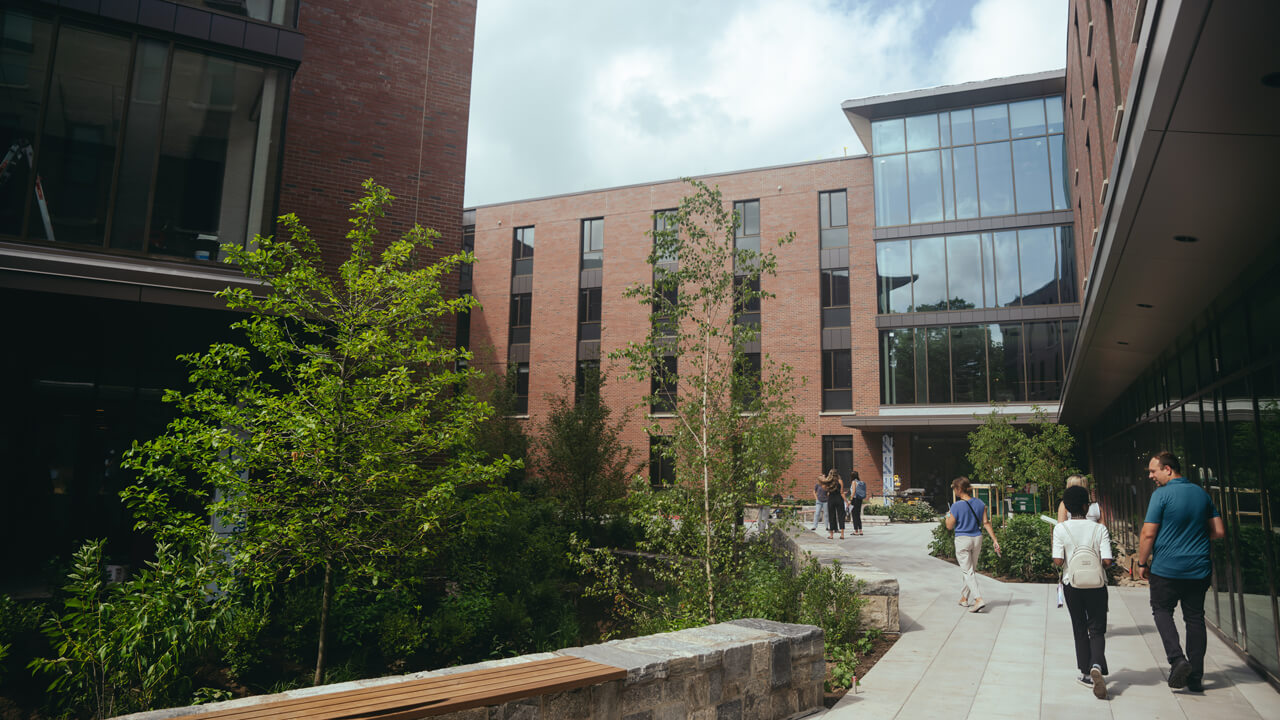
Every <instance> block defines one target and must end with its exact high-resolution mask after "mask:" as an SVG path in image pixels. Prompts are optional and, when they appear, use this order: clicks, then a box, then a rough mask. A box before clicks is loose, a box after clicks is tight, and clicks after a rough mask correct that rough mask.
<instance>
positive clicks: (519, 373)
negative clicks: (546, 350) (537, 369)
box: [515, 363, 529, 415]
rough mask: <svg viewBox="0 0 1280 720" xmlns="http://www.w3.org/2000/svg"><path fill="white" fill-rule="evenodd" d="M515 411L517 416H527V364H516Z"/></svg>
mask: <svg viewBox="0 0 1280 720" xmlns="http://www.w3.org/2000/svg"><path fill="white" fill-rule="evenodd" d="M515 370H516V396H515V410H516V414H518V415H528V414H529V363H516V368H515Z"/></svg>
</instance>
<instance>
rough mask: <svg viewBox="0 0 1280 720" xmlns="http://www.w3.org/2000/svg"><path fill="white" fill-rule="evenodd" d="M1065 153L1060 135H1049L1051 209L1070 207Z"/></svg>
mask: <svg viewBox="0 0 1280 720" xmlns="http://www.w3.org/2000/svg"><path fill="white" fill-rule="evenodd" d="M1066 168H1067V155H1066V150H1065V148H1064V146H1063V143H1062V136H1061V135H1050V136H1049V184H1050V185H1052V186H1053V209H1054V210H1066V209H1068V208H1070V207H1071V190H1070V184H1069V183H1068V182H1067V170H1066Z"/></svg>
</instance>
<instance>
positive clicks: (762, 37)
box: [465, 0, 1067, 207]
mask: <svg viewBox="0 0 1280 720" xmlns="http://www.w3.org/2000/svg"><path fill="white" fill-rule="evenodd" d="M1066 17H1067V0H678V1H677V0H644V1H643V2H634V0H628V1H626V2H624V1H623V0H573V1H570V0H479V10H478V15H477V18H476V38H475V67H474V70H473V74H472V80H471V82H472V84H471V123H470V130H469V135H470V137H469V144H468V148H467V187H466V199H465V203H466V205H467V206H468V207H472V206H475V205H483V204H487V203H499V202H507V201H511V200H520V199H524V198H531V197H538V196H543V195H555V194H559V193H568V192H576V191H579V190H589V189H594V188H602V187H611V186H615V185H626V184H629V183H638V182H648V181H655V180H666V179H670V178H675V177H681V176H685V175H700V174H705V173H712V172H723V171H731V170H744V169H747V168H753V167H762V166H767V165H779V164H786V163H794V162H803V161H806V160H818V159H821V158H830V157H838V156H840V155H842V154H845V153H847V154H849V155H854V154H857V153H861V152H862V151H863V150H862V146H861V145H860V144H859V143H858V139H857V137H856V136H855V135H854V133H853V130H852V128H850V127H849V124H848V122H847V121H846V120H845V119H844V115H843V113H842V112H841V111H840V103H841V102H843V101H845V100H848V99H851V98H859V97H867V96H872V95H882V94H885V93H893V92H901V91H904V90H913V89H917V88H923V87H933V86H937V85H947V84H952V83H959V82H967V81H971V80H983V79H987V78H992V77H1002V76H1006V75H1017V74H1021V73H1029V72H1036V71H1040V70H1051V69H1056V68H1060V67H1062V66H1063V65H1064V63H1065V52H1066V50H1065V46H1066V27H1067V20H1066Z"/></svg>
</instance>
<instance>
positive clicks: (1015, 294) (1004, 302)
mask: <svg viewBox="0 0 1280 720" xmlns="http://www.w3.org/2000/svg"><path fill="white" fill-rule="evenodd" d="M992 240H993V244H994V246H995V265H996V307H1012V306H1014V305H1021V304H1022V303H1021V301H1020V297H1021V295H1022V289H1021V285H1020V284H1019V282H1018V233H1016V232H1014V231H1012V230H1006V231H1004V232H998V233H992Z"/></svg>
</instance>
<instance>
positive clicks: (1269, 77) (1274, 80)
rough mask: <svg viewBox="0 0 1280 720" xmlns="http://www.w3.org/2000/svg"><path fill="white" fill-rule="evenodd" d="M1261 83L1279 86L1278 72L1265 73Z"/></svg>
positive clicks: (1268, 85) (1279, 76)
mask: <svg viewBox="0 0 1280 720" xmlns="http://www.w3.org/2000/svg"><path fill="white" fill-rule="evenodd" d="M1262 84H1263V85H1266V86H1267V87H1273V88H1280V72H1273V73H1267V74H1266V75H1263V76H1262Z"/></svg>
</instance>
